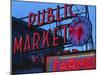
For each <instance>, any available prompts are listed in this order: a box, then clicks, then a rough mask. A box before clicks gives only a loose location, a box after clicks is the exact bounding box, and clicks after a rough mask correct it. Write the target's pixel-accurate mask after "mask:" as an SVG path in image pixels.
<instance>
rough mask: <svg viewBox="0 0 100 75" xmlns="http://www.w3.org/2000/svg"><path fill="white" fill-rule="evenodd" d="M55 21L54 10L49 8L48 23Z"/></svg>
mask: <svg viewBox="0 0 100 75" xmlns="http://www.w3.org/2000/svg"><path fill="white" fill-rule="evenodd" d="M53 21H54V15H53V9H52V8H48V21H47V23H52V22H53Z"/></svg>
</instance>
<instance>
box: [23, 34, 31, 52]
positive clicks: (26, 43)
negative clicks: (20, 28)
mask: <svg viewBox="0 0 100 75" xmlns="http://www.w3.org/2000/svg"><path fill="white" fill-rule="evenodd" d="M30 46H31V45H30V38H29V35H27V36H26V40H25V45H24V52H25V51H26V50H30Z"/></svg>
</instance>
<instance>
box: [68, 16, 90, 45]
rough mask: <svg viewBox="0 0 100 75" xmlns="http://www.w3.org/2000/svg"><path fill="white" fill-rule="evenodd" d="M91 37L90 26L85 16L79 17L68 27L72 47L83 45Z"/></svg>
mask: <svg viewBox="0 0 100 75" xmlns="http://www.w3.org/2000/svg"><path fill="white" fill-rule="evenodd" d="M91 35H92V24H91V22H90V20H89V19H88V18H86V17H85V16H79V17H77V18H74V19H73V20H72V23H71V25H70V27H69V39H70V41H71V43H72V44H73V45H74V46H81V45H83V44H85V43H86V42H87V41H88V40H89V38H90V36H91Z"/></svg>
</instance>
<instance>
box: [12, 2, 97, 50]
mask: <svg viewBox="0 0 100 75" xmlns="http://www.w3.org/2000/svg"><path fill="white" fill-rule="evenodd" d="M57 5H60V6H63V4H56V3H53V4H51V3H40V2H23V1H21V2H20V1H12V16H14V17H16V18H22V17H25V16H28V14H29V12H34V13H37V11H38V10H40V11H42V9H46V10H47V8H56V7H57ZM76 7H78V9H79V10H80V11H79V12H81V11H82V7H84V6H81V5H75V6H74V7H73V11H74V10H77V8H76ZM88 10H89V18H90V21H91V23H92V36H93V43H94V48H95V47H96V45H95V43H96V40H95V37H96V35H95V34H96V30H95V29H96V20H95V19H96V11H95V10H96V8H95V6H88ZM25 21H27V20H25ZM71 21H72V19H70V20H68V21H66V22H67V23H68V22H71ZM63 23H65V21H64V22H63ZM53 27H55V25H52V24H50V25H46V26H44V27H43V28H44V29H48V28H53ZM72 48H77V49H79V50H82V49H83V50H84V49H85V45H84V46H83V47H76V46H74V47H71V48H68V49H72ZM65 50H67V48H66V49H65Z"/></svg>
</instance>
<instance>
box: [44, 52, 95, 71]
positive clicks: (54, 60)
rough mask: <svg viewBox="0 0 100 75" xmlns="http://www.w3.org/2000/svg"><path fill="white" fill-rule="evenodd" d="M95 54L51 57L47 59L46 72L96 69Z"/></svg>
mask: <svg viewBox="0 0 100 75" xmlns="http://www.w3.org/2000/svg"><path fill="white" fill-rule="evenodd" d="M95 67H96V57H95V54H94V53H90V54H82V55H79V54H78V55H65V56H51V57H47V59H46V71H49V72H50V71H70V70H84V69H95Z"/></svg>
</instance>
